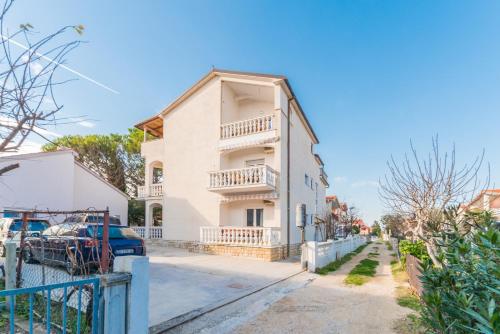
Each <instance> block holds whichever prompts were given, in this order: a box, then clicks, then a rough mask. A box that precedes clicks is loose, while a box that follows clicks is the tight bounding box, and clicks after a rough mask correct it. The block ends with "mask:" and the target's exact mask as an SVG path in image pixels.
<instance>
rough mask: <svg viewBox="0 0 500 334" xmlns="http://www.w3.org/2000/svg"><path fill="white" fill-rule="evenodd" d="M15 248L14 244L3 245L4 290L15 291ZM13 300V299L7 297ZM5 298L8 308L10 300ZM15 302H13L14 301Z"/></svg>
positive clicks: (10, 242)
mask: <svg viewBox="0 0 500 334" xmlns="http://www.w3.org/2000/svg"><path fill="white" fill-rule="evenodd" d="M16 248H17V245H16V243H15V242H12V241H9V242H6V243H5V289H6V290H10V289H15V288H16V281H17V279H16V276H17V268H16ZM9 298H15V297H9ZM9 298H7V303H6V306H7V308H9V307H10V300H9ZM14 301H15V300H14Z"/></svg>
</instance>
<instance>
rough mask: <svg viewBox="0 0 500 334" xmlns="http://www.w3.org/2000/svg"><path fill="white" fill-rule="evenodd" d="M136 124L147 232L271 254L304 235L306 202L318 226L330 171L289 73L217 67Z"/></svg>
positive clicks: (208, 247) (309, 225)
mask: <svg viewBox="0 0 500 334" xmlns="http://www.w3.org/2000/svg"><path fill="white" fill-rule="evenodd" d="M136 127H138V128H139V129H142V130H144V131H145V137H144V138H145V141H144V143H143V144H142V149H141V153H142V156H143V157H144V159H145V162H146V171H145V174H146V183H145V185H144V186H142V187H140V188H139V189H138V194H139V198H141V199H143V200H145V204H146V227H145V228H144V232H143V233H144V235H145V237H147V238H161V239H164V240H169V241H171V242H176V243H179V244H189V243H193V244H197V245H198V247H199V248H202V250H203V251H207V252H214V253H228V254H234V255H248V256H256V257H262V258H266V259H272V260H274V259H277V258H281V257H284V256H286V255H288V254H290V252H292V253H293V252H294V251H296V249H297V248H298V247H297V245H299V244H300V242H301V240H302V231H301V229H300V228H298V227H296V211H297V210H296V208H297V205H299V204H305V207H306V215H305V221H306V227H305V234H306V236H307V235H311V234H312V235H313V234H314V226H313V224H314V217H315V216H318V215H319V214H321V213H322V212H324V210H325V209H326V207H325V188H326V187H327V186H328V181H327V176H326V173H325V172H324V165H323V162H322V161H321V158H320V157H319V156H318V155H317V154H315V151H314V147H315V145H317V144H318V143H319V141H318V138H317V137H316V135H315V133H314V131H313V129H312V128H311V125H310V124H309V122H308V120H307V118H306V116H305V114H304V112H303V111H302V108H301V107H300V104H299V103H298V101H297V99H296V97H295V96H294V94H293V91H292V89H291V87H290V85H289V83H288V81H287V79H286V78H285V77H283V76H274V75H262V74H255V73H243V72H232V71H223V70H212V71H211V72H210V73H209V74H207V75H206V76H205V77H203V78H202V79H201V80H200V81H198V82H197V83H196V84H195V85H194V86H192V87H191V88H190V89H188V90H187V91H186V92H185V93H184V94H183V95H182V96H181V97H179V98H178V99H177V100H175V101H174V102H173V103H172V104H170V105H169V106H167V107H166V108H165V109H164V110H163V111H162V112H161V113H160V114H158V115H156V116H154V117H152V118H150V119H148V120H146V121H144V122H141V123H140V124H137V125H136ZM159 175H161V177H158V176H159ZM160 211H161V214H159V212H160ZM160 216H161V224H159V223H158V222H159V220H160V218H159V217H160ZM154 225H156V226H154ZM311 230H312V232H311Z"/></svg>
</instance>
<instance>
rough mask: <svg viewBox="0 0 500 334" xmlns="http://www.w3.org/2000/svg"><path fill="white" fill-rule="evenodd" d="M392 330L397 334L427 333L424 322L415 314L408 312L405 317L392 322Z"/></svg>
mask: <svg viewBox="0 0 500 334" xmlns="http://www.w3.org/2000/svg"><path fill="white" fill-rule="evenodd" d="M393 329H394V331H395V332H396V333H398V334H424V333H427V330H426V327H425V324H424V323H423V321H422V319H421V318H420V317H419V316H418V315H416V314H408V315H407V316H406V317H404V318H402V319H399V320H397V321H396V322H395V323H394V327H393Z"/></svg>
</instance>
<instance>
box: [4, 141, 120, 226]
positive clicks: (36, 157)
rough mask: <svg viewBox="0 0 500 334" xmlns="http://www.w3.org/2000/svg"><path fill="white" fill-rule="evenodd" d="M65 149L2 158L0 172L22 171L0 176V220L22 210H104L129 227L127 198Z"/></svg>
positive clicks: (75, 155)
mask: <svg viewBox="0 0 500 334" xmlns="http://www.w3.org/2000/svg"><path fill="white" fill-rule="evenodd" d="M76 157H77V153H76V152H74V151H72V150H69V149H66V150H60V151H55V152H40V153H30V154H19V155H10V156H2V157H0V168H2V167H5V166H7V165H10V164H15V163H19V167H18V168H16V169H13V170H11V171H9V172H7V173H5V174H4V175H2V176H0V210H1V211H2V213H1V214H0V216H9V215H13V214H15V212H16V211H20V210H31V209H38V210H65V211H70V210H85V209H89V208H91V209H96V210H103V209H105V208H106V207H109V210H110V215H112V216H117V217H119V218H120V220H121V223H122V225H127V211H128V196H127V195H126V194H125V193H123V192H122V191H120V190H119V189H118V188H116V187H114V186H113V185H112V184H110V183H109V182H107V181H106V180H104V179H103V178H101V177H100V176H99V175H97V174H96V173H94V172H92V171H90V170H89V169H88V168H87V167H85V166H84V165H82V164H81V163H80V162H78V161H77V160H76Z"/></svg>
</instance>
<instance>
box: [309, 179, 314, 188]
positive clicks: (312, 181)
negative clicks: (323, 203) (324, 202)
mask: <svg viewBox="0 0 500 334" xmlns="http://www.w3.org/2000/svg"><path fill="white" fill-rule="evenodd" d="M313 183H314V180H313V178H312V177H311V185H310V187H311V189H313Z"/></svg>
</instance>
